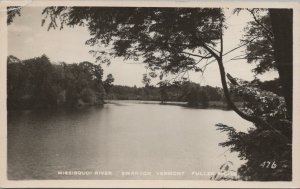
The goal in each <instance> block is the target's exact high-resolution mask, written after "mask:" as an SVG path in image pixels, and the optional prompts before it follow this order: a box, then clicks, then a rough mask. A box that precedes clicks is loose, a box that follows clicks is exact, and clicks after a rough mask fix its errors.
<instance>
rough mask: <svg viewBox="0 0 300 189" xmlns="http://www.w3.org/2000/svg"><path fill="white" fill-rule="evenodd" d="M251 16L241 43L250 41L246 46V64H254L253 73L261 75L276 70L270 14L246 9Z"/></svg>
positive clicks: (264, 10)
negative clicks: (251, 18)
mask: <svg viewBox="0 0 300 189" xmlns="http://www.w3.org/2000/svg"><path fill="white" fill-rule="evenodd" d="M248 11H249V12H250V13H251V14H252V16H253V18H254V19H253V21H250V22H248V25H247V27H246V28H245V29H244V30H245V32H246V33H245V34H244V37H243V39H242V40H241V42H242V43H245V42H248V41H251V43H248V44H247V46H246V56H245V58H246V59H247V62H248V63H256V67H255V68H254V69H253V72H254V73H256V74H263V73H265V72H267V71H269V70H277V65H276V63H275V58H274V47H273V45H274V36H273V33H272V25H271V19H270V14H269V12H268V11H267V9H248Z"/></svg>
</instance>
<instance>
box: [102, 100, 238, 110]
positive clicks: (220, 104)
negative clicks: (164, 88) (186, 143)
mask: <svg viewBox="0 0 300 189" xmlns="http://www.w3.org/2000/svg"><path fill="white" fill-rule="evenodd" d="M118 102H130V103H136V104H159V105H174V106H183V107H188V108H195V109H222V110H229V109H230V108H229V107H228V105H227V103H224V102H222V101H210V102H209V103H208V105H207V106H206V107H204V106H202V105H198V106H189V105H188V103H187V102H173V101H166V102H161V101H147V100H104V103H105V104H119V103H118ZM235 104H236V106H237V107H238V108H242V106H243V103H242V102H236V103H235Z"/></svg>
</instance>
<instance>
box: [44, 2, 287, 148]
mask: <svg viewBox="0 0 300 189" xmlns="http://www.w3.org/2000/svg"><path fill="white" fill-rule="evenodd" d="M276 11H277V10H275V9H274V12H276ZM271 12H272V11H271ZM43 14H45V15H46V16H48V17H47V18H50V19H48V21H49V20H50V23H49V27H48V29H51V28H57V27H60V28H63V27H64V26H65V25H67V26H74V25H86V26H87V27H88V29H89V31H90V34H91V36H92V38H91V39H89V40H88V41H87V44H88V45H92V46H95V45H99V46H102V47H103V46H104V47H110V46H112V51H92V53H94V55H95V56H96V59H97V60H98V61H99V62H102V63H109V59H108V58H106V56H115V57H119V56H122V57H124V58H125V59H134V60H136V61H138V60H141V62H144V63H146V64H147V67H148V69H150V70H151V71H160V76H161V75H167V74H170V73H171V74H178V73H187V72H188V71H196V72H197V71H203V69H202V68H203V67H204V68H205V66H207V65H208V64H209V63H208V64H205V62H204V61H203V60H208V59H211V61H210V62H213V61H216V62H217V64H218V66H219V71H220V76H221V83H222V87H223V91H224V96H225V98H226V100H227V102H228V104H229V106H230V107H231V108H232V109H233V110H234V111H235V112H236V113H237V114H238V115H239V116H240V117H242V118H243V119H245V120H248V121H251V122H253V123H254V125H255V126H256V127H257V131H259V132H261V131H266V132H271V133H272V134H273V135H272V137H274V136H276V137H278V138H280V139H281V140H283V141H284V143H285V145H289V144H290V143H291V137H290V136H289V135H288V134H285V133H283V131H284V129H283V130H280V129H279V128H277V127H276V128H274V127H273V125H272V123H274V122H272V119H265V117H264V116H263V114H258V112H257V114H255V113H251V112H247V111H243V110H240V109H239V108H237V106H236V105H235V104H234V102H233V101H232V99H231V96H230V93H229V88H228V86H227V79H226V72H225V68H224V65H223V57H224V56H226V55H227V54H229V53H230V52H232V51H234V50H236V49H238V48H240V47H241V46H245V45H246V44H249V43H250V42H252V41H253V40H254V39H253V40H250V41H248V42H245V43H244V44H242V45H241V46H239V47H236V48H234V49H232V50H230V51H228V52H224V49H223V45H224V44H223V30H224V29H225V28H226V25H225V24H224V15H223V12H222V9H215V8H135V7H133V8H118V9H115V8H107V7H105V8H104V7H48V8H46V9H45V10H44V11H43ZM270 15H271V20H273V18H272V17H273V16H272V15H274V14H273V13H271V14H270ZM58 19H60V20H61V22H60V24H59V25H58V24H57V20H58ZM286 19H289V17H286ZM45 22H46V20H45V19H44V20H43V23H45ZM273 23H274V24H275V25H276V26H272V29H273V30H274V31H275V30H276V29H274V28H276V27H277V26H279V28H281V29H280V30H282V27H281V25H280V24H279V23H276V22H273V21H272V24H273ZM263 29H265V28H263ZM275 32H277V34H281V35H275ZM275 32H274V37H275V38H274V41H275V43H277V42H276V41H277V40H278V39H279V41H280V39H282V38H281V37H280V36H283V32H279V30H278V31H277V30H276V31H275ZM287 33H288V32H287ZM278 36H279V37H278ZM288 41H289V40H288ZM288 45H289V43H288V44H287V46H288ZM288 49H290V48H288ZM282 52H284V50H283V49H282V48H279V47H277V48H276V47H274V59H275V61H276V64H280V65H282V64H284V63H283V60H287V58H286V57H284V55H283V54H281V53H282ZM278 54H281V56H279V55H278ZM276 57H277V58H276ZM266 65H267V63H266ZM277 68H278V70H279V72H280V69H282V67H281V66H277ZM279 75H280V81H283V82H281V83H282V84H283V85H285V86H289V85H288V83H286V82H288V79H290V78H287V77H286V78H285V76H286V75H287V74H283V75H282V74H279ZM160 78H162V77H160ZM290 82H291V81H290ZM244 88H245V89H247V87H244ZM250 94H252V93H250ZM290 95H291V94H290ZM285 98H286V102H287V104H290V102H289V100H290V98H288V97H287V96H286V95H285ZM288 109H290V108H289V105H288ZM289 111H290V110H289ZM257 135H258V133H256V135H255V136H257ZM252 138H253V137H252ZM238 142H239V143H240V142H241V141H238ZM250 146H251V145H250ZM277 153H278V151H277Z"/></svg>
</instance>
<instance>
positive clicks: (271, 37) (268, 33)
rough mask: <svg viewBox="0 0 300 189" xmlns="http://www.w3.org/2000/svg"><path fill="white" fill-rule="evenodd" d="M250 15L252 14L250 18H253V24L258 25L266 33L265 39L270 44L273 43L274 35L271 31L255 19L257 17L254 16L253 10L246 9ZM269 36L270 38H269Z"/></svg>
mask: <svg viewBox="0 0 300 189" xmlns="http://www.w3.org/2000/svg"><path fill="white" fill-rule="evenodd" d="M247 10H248V11H249V12H250V13H251V14H252V17H253V19H254V20H255V22H256V23H257V24H258V25H260V26H261V27H262V28H263V29H264V30H265V31H266V32H267V33H266V35H267V38H268V39H269V40H270V41H271V42H272V41H273V36H274V34H273V32H272V31H271V30H269V29H268V28H267V27H266V26H265V25H263V24H262V23H261V22H260V21H259V20H258V19H257V17H256V16H255V14H254V10H253V9H252V10H251V9H247ZM270 35H271V36H270Z"/></svg>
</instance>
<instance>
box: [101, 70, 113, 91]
mask: <svg viewBox="0 0 300 189" xmlns="http://www.w3.org/2000/svg"><path fill="white" fill-rule="evenodd" d="M114 80H115V79H114V77H113V75H112V74H108V75H107V77H106V79H105V80H104V81H103V87H104V89H105V91H106V93H107V94H108V93H109V92H110V89H111V87H112V86H113V82H114Z"/></svg>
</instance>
